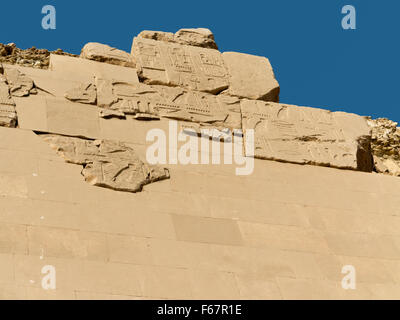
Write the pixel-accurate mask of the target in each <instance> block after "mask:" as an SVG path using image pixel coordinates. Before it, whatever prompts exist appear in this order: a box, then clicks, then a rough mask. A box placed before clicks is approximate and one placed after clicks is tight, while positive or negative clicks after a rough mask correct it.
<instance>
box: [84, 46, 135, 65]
mask: <svg viewBox="0 0 400 320" xmlns="http://www.w3.org/2000/svg"><path fill="white" fill-rule="evenodd" d="M81 58H84V59H89V60H95V61H99V62H106V63H110V64H115V65H119V66H124V67H132V68H134V67H135V61H134V60H133V57H132V56H131V55H130V54H129V53H128V52H125V51H122V50H119V49H116V48H112V47H110V46H108V45H106V44H101V43H96V42H89V43H87V44H86V45H85V46H84V47H83V48H82V52H81Z"/></svg>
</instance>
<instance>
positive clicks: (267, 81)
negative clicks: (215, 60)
mask: <svg viewBox="0 0 400 320" xmlns="http://www.w3.org/2000/svg"><path fill="white" fill-rule="evenodd" d="M222 57H223V58H224V61H225V64H226V66H227V68H228V70H229V75H230V78H229V79H230V80H229V89H228V91H227V93H228V94H230V95H234V96H237V97H239V98H248V99H254V100H264V101H273V102H279V91H280V88H279V83H278V81H276V79H275V75H274V70H273V69H272V66H271V64H270V62H269V60H268V59H267V58H265V57H259V56H254V55H250V54H244V53H238V52H224V53H223V54H222Z"/></svg>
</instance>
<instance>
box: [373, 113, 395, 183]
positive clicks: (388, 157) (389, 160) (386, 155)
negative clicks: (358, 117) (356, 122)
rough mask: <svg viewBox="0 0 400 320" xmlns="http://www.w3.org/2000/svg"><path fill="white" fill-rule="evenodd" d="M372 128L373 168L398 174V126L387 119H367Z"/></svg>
mask: <svg viewBox="0 0 400 320" xmlns="http://www.w3.org/2000/svg"><path fill="white" fill-rule="evenodd" d="M368 124H369V125H370V127H371V128H372V139H371V148H372V154H373V156H374V163H375V170H376V171H377V172H379V173H386V174H391V175H394V176H400V128H399V127H397V125H398V124H397V122H394V121H391V120H388V119H384V118H381V119H376V120H368Z"/></svg>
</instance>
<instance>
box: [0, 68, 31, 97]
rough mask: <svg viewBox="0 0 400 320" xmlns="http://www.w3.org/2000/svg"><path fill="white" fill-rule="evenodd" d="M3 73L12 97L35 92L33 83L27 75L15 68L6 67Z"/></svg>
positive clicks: (24, 95)
mask: <svg viewBox="0 0 400 320" xmlns="http://www.w3.org/2000/svg"><path fill="white" fill-rule="evenodd" d="M4 75H5V77H6V79H7V83H8V85H9V88H10V94H11V96H14V97H26V96H29V94H35V93H37V91H36V88H35V85H34V83H33V81H32V79H30V78H29V77H27V76H25V75H24V74H23V73H21V72H20V71H18V70H17V69H6V70H5V71H4Z"/></svg>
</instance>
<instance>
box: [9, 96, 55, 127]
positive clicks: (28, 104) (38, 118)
mask: <svg viewBox="0 0 400 320" xmlns="http://www.w3.org/2000/svg"><path fill="white" fill-rule="evenodd" d="M14 99H15V102H16V104H17V106H16V111H17V113H18V126H19V128H21V129H29V130H35V131H41V132H47V130H48V127H47V104H46V99H45V98H44V97H42V96H32V97H29V98H28V99H27V98H25V97H23V98H14Z"/></svg>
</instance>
